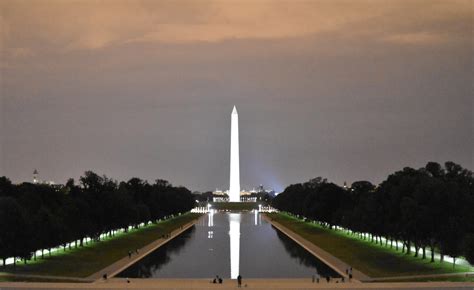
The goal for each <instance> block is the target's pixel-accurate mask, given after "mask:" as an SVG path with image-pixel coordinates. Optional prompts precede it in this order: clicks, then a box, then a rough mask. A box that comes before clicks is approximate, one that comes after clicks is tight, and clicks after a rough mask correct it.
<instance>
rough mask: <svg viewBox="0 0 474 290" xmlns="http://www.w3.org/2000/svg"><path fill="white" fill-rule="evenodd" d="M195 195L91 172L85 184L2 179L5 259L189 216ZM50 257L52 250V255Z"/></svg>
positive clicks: (0, 249) (0, 253)
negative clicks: (146, 224) (18, 181)
mask: <svg viewBox="0 0 474 290" xmlns="http://www.w3.org/2000/svg"><path fill="white" fill-rule="evenodd" d="M193 206H194V198H193V196H192V194H191V192H190V191H189V190H188V189H186V188H184V187H174V186H172V185H171V184H170V183H168V182H167V181H165V180H156V181H155V183H154V184H149V183H147V182H146V181H143V180H141V179H139V178H132V179H130V180H129V181H126V182H120V183H118V182H117V181H115V180H112V179H110V178H108V177H106V176H99V175H97V174H96V173H94V172H91V171H87V172H85V174H84V176H82V177H80V185H76V184H75V183H74V180H73V179H69V181H68V182H67V183H66V184H65V185H64V186H50V185H46V184H32V183H22V184H19V185H15V184H12V183H11V182H10V180H9V179H7V178H6V177H0V258H1V259H2V260H3V265H5V259H7V258H9V257H17V258H22V259H23V260H24V261H25V263H26V262H27V260H28V259H36V252H37V251H39V250H41V256H42V257H43V256H44V249H49V250H50V249H51V248H54V247H58V246H63V247H64V249H66V245H67V244H69V246H71V242H72V241H74V242H75V247H77V246H82V245H83V244H84V242H85V241H87V240H88V239H89V238H90V239H92V240H100V238H101V236H102V237H103V236H104V234H105V235H112V234H113V233H114V231H115V230H119V229H123V230H125V231H127V230H128V229H129V228H130V226H132V227H138V225H140V224H142V223H148V222H150V221H152V222H156V221H158V220H160V219H163V218H166V217H169V216H172V215H176V214H179V213H183V212H187V211H189V210H191V209H192V208H193ZM49 252H50V253H51V251H49Z"/></svg>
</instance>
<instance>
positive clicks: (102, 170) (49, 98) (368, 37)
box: [0, 0, 474, 191]
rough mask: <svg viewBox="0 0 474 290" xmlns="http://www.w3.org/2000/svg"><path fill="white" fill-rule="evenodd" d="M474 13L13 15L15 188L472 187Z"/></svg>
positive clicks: (9, 97)
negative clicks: (324, 183) (233, 175)
mask: <svg viewBox="0 0 474 290" xmlns="http://www.w3.org/2000/svg"><path fill="white" fill-rule="evenodd" d="M472 3H473V2H472V1H470V0H467V1H455V0H454V1H453V0H447V1H431V0H430V1H375V0H374V1H273V2H267V1H258V2H257V1H240V2H239V1H236V2H233V1H232V2H231V1H217V2H208V1H143V2H139V1H124V2H121V1H41V0H40V1H9V0H6V1H1V2H0V11H1V18H0V37H1V39H0V40H1V91H0V96H1V103H0V106H1V107H0V114H1V119H0V120H1V124H0V145H1V148H0V150H1V151H0V176H2V175H6V176H7V177H9V178H10V179H12V181H14V182H22V181H31V180H32V173H33V170H34V169H35V168H37V169H38V171H39V173H40V179H46V180H54V181H56V182H58V183H64V182H66V180H67V178H69V177H73V178H75V179H77V178H78V177H79V176H80V175H81V174H83V172H84V171H85V170H93V171H95V172H97V173H99V174H106V175H107V176H109V177H112V178H114V179H118V180H127V179H129V178H131V177H134V176H137V177H140V178H143V179H147V180H149V181H150V182H153V181H154V180H155V179H157V178H162V179H167V180H169V181H170V182H171V183H173V184H175V185H184V186H186V187H188V188H189V189H191V190H200V191H204V190H213V189H215V188H220V189H227V187H228V183H229V154H230V153H229V146H230V117H231V111H232V107H233V106H234V105H236V106H237V109H238V112H239V121H240V124H239V125H240V166H241V167H240V169H241V184H242V186H243V187H247V188H251V187H254V186H257V185H258V184H263V185H264V186H266V187H272V188H274V189H276V190H277V191H280V190H283V189H284V187H285V186H287V185H289V184H291V183H297V182H304V181H307V180H308V179H310V178H313V177H316V176H322V177H326V178H328V179H329V180H330V181H333V182H336V183H338V184H342V183H343V182H344V181H347V182H348V183H352V182H353V181H357V180H369V181H372V182H375V183H378V182H380V181H382V180H383V179H385V178H386V177H387V175H388V174H390V173H392V172H394V171H396V170H400V169H402V168H403V167H405V166H412V167H415V168H419V167H421V166H424V165H425V164H426V163H427V162H428V161H437V162H440V163H442V162H445V161H448V160H450V161H454V162H456V163H460V164H461V165H462V166H463V167H466V168H469V169H471V170H472V169H473V166H472V165H473V148H474V146H473V145H474V142H473V141H474V140H473V109H474V108H473V101H472V99H473V98H472V97H473V91H472V84H471V82H472V80H473V58H472V43H473V36H472V25H473V22H472V21H473V20H472V11H473V10H472V5H473V4H472Z"/></svg>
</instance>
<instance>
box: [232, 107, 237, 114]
mask: <svg viewBox="0 0 474 290" xmlns="http://www.w3.org/2000/svg"><path fill="white" fill-rule="evenodd" d="M232 114H237V108H236V107H235V106H234V109H233V110H232Z"/></svg>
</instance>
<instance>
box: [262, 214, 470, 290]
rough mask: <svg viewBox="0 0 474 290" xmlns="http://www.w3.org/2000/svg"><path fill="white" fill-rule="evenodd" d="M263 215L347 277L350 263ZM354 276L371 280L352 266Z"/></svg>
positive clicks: (362, 279)
mask: <svg viewBox="0 0 474 290" xmlns="http://www.w3.org/2000/svg"><path fill="white" fill-rule="evenodd" d="M263 217H264V218H265V219H266V220H267V221H268V222H269V223H271V224H272V225H273V226H274V227H275V228H277V229H278V230H280V231H281V232H282V233H284V234H285V235H287V236H288V237H289V238H291V239H292V240H293V241H295V242H296V243H298V244H299V245H300V246H302V247H303V248H305V249H306V250H307V251H308V252H310V253H311V254H313V255H314V256H316V257H317V258H318V259H320V260H321V261H323V262H324V263H325V264H326V265H328V266H329V267H331V268H333V269H334V270H335V271H336V272H337V273H339V274H340V275H342V276H343V277H346V278H347V275H346V269H347V268H348V267H350V265H348V264H346V263H344V262H343V261H341V260H339V259H338V258H336V257H334V256H333V255H331V254H330V253H328V252H326V251H325V250H323V249H321V248H320V247H318V246H316V245H315V244H313V243H311V242H310V241H308V240H306V239H305V238H303V237H301V236H300V235H298V234H297V233H295V232H293V231H292V230H290V229H288V228H287V227H285V226H283V225H281V224H280V223H278V222H276V221H274V220H271V219H270V218H269V217H268V216H266V215H263ZM352 276H353V280H356V281H370V280H371V278H370V277H369V276H368V275H366V274H364V273H362V272H361V271H359V270H357V269H354V268H352ZM473 290H474V289H473Z"/></svg>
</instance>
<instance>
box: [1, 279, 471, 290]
mask: <svg viewBox="0 0 474 290" xmlns="http://www.w3.org/2000/svg"><path fill="white" fill-rule="evenodd" d="M0 289H1V290H7V289H21V290H28V289H31V290H33V289H55V290H67V289H163V290H168V289H169V290H171V289H177V290H178V289H183V290H184V289H193V290H198V289H203V290H205V289H206V290H207V289H212V290H214V289H219V290H226V289H238V288H237V282H236V281H235V280H224V283H223V284H212V283H210V281H209V280H207V279H130V283H127V282H126V280H125V279H118V278H117V279H110V280H108V281H105V282H100V283H97V282H96V283H0ZM241 289H259V290H260V289H261V290H264V289H265V290H267V289H278V290H286V289H288V290H289V289H292V290H294V289H301V290H303V289H356V290H360V289H387V290H392V289H393V290H395V289H397V290H398V289H403V290H408V289H424V290H428V289H429V290H448V289H449V290H454V289H462V290H466V289H468V290H473V289H474V283H447V282H433V283H326V282H324V283H319V284H316V283H312V282H311V280H310V279H245V278H244V280H243V285H242V288H241Z"/></svg>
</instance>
